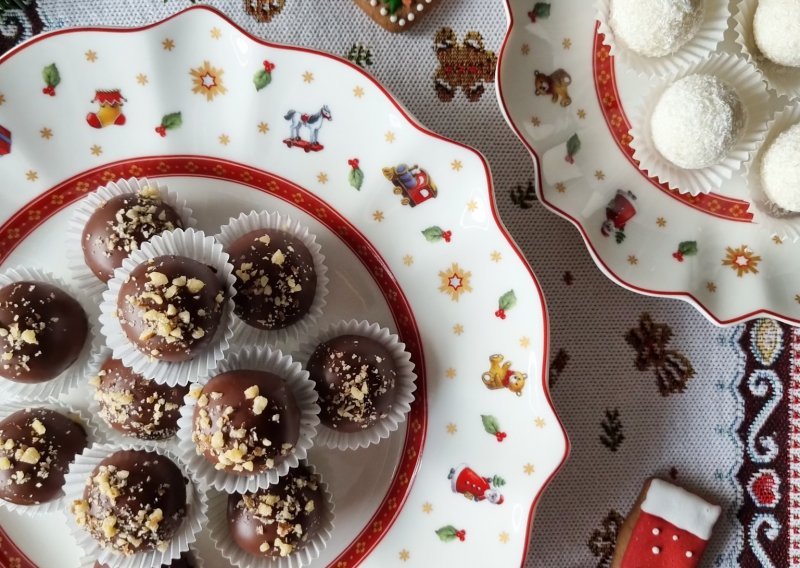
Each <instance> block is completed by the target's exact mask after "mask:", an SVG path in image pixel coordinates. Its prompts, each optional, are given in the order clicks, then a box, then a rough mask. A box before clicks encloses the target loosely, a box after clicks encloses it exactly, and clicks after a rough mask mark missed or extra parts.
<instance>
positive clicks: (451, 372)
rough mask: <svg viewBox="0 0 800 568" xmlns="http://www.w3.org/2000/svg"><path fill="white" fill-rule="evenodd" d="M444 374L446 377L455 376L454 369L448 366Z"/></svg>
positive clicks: (452, 377)
mask: <svg viewBox="0 0 800 568" xmlns="http://www.w3.org/2000/svg"><path fill="white" fill-rule="evenodd" d="M444 376H445V377H447V378H448V379H455V378H456V370H455V369H454V368H453V367H448V368H447V369H446V370H445V372H444Z"/></svg>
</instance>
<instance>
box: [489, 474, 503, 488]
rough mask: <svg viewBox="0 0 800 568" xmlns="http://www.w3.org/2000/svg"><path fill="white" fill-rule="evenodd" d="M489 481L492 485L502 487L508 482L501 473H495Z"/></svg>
mask: <svg viewBox="0 0 800 568" xmlns="http://www.w3.org/2000/svg"><path fill="white" fill-rule="evenodd" d="M489 482H490V483H491V484H492V487H502V486H503V485H505V484H506V480H505V479H503V478H502V477H500V476H499V475H493V476H492V479H491V480H490V481H489Z"/></svg>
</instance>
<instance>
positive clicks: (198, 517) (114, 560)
mask: <svg viewBox="0 0 800 568" xmlns="http://www.w3.org/2000/svg"><path fill="white" fill-rule="evenodd" d="M128 450H143V451H148V452H153V453H157V454H159V455H162V456H164V457H167V458H169V459H170V460H172V461H173V462H174V463H175V465H177V466H178V468H179V469H180V470H181V471H182V472H183V474H184V476H185V477H187V478H188V480H189V482H188V483H187V484H186V517H185V518H184V519H183V522H182V523H181V525H180V526H179V527H178V530H177V531H176V532H175V535H174V536H173V537H172V540H171V541H170V543H169V546H168V547H167V550H165V551H164V552H160V551H159V550H149V551H146V552H138V553H136V554H132V555H130V556H125V555H123V554H119V553H117V552H114V551H112V550H107V549H105V548H103V547H102V546H100V543H98V542H97V541H96V540H95V539H94V538H93V537H92V535H91V534H89V532H88V531H85V530H84V529H82V528H81V527H80V526H78V523H76V522H75V518H74V517H73V516H72V513H71V512H70V511H69V504H70V503H72V502H73V501H76V500H80V499H83V490H84V488H85V486H86V481H87V480H88V479H89V477H90V476H91V473H92V471H93V470H94V468H95V467H97V466H98V464H99V463H100V462H101V461H103V460H104V459H105V458H107V457H108V456H110V455H111V454H113V453H115V452H119V451H128ZM64 490H65V492H66V499H67V501H66V502H67V505H68V507H67V510H66V511H65V516H66V518H67V528H68V529H69V531H70V533H71V534H72V536H73V538H74V539H75V541H76V542H77V543H78V546H79V547H80V548H81V550H83V551H84V553H85V555H86V556H87V557H89V558H93V559H95V560H97V561H99V562H101V563H104V564H107V565H108V566H109V568H152V567H154V566H161V565H162V564H169V563H170V562H171V561H172V560H174V559H176V558H178V557H180V555H181V552H186V551H187V550H189V546H190V545H191V544H192V543H194V542H195V541H196V540H197V536H198V534H199V533H200V531H201V530H203V526H205V524H206V522H207V516H206V513H207V510H208V502H207V501H208V499H207V497H206V494H205V493H204V492H203V491H201V490H200V489H199V486H198V484H197V480H196V478H195V477H194V475H193V472H192V471H191V470H190V469H188V468H187V467H186V464H184V463H183V462H181V461H180V459H179V458H178V457H177V456H175V454H174V453H172V452H170V451H167V450H165V449H163V448H157V447H147V446H143V445H141V444H126V445H123V446H118V445H114V444H95V445H93V446H91V447H89V448H87V449H86V450H85V451H84V452H83V453H82V454H80V455H78V457H77V458H76V459H75V462H74V463H73V464H72V466H71V467H70V469H69V473H68V474H67V476H66V483H65V485H64Z"/></svg>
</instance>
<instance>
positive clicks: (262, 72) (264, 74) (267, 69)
mask: <svg viewBox="0 0 800 568" xmlns="http://www.w3.org/2000/svg"><path fill="white" fill-rule="evenodd" d="M273 69H275V64H274V63H270V62H269V61H267V60H266V59H265V60H264V63H263V67H262V68H261V69H259V70H258V71H256V73H255V75H253V84H254V85H255V86H256V91H260V90H261V89H263V88H264V87H266V86H267V85H269V84H270V83H271V82H272V70H273Z"/></svg>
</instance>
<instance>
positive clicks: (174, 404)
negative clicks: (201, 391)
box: [92, 356, 189, 440]
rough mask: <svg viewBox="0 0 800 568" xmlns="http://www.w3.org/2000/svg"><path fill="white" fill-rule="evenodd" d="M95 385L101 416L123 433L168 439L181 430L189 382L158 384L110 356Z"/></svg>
mask: <svg viewBox="0 0 800 568" xmlns="http://www.w3.org/2000/svg"><path fill="white" fill-rule="evenodd" d="M92 384H93V385H94V387H95V393H94V397H95V399H97V401H98V402H99V403H100V417H101V418H102V419H103V420H105V421H106V423H107V424H108V425H109V426H111V427H112V428H113V429H114V430H116V431H118V432H120V433H121V434H124V435H126V436H134V437H136V438H141V439H143V440H164V439H166V438H171V437H172V436H174V435H175V433H176V432H177V431H178V418H180V407H181V405H182V404H183V397H184V396H186V395H187V394H188V393H189V385H186V386H175V387H170V386H167V385H161V384H158V383H156V382H155V381H153V380H150V379H147V378H145V377H143V376H142V375H139V374H137V373H134V372H133V370H132V369H129V368H128V367H126V366H125V365H123V364H122V361H119V360H118V359H114V358H113V357H110V356H109V357H108V359H106V361H105V363H103V366H102V367H101V368H100V372H99V373H98V376H97V377H96V378H94V379H92Z"/></svg>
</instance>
